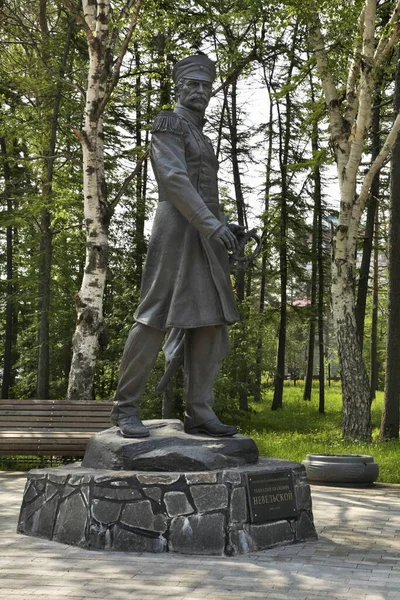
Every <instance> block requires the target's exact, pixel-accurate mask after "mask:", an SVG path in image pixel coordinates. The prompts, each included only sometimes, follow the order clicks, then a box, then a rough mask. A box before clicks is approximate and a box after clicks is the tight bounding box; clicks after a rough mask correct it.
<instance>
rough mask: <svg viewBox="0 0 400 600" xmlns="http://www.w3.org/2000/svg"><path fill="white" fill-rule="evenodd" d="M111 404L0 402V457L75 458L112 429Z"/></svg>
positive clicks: (40, 401)
mask: <svg viewBox="0 0 400 600" xmlns="http://www.w3.org/2000/svg"><path fill="white" fill-rule="evenodd" d="M111 407H112V402H103V401H97V402H69V401H66V400H0V455H32V456H33V455H36V456H74V457H80V456H83V455H84V453H85V448H86V444H87V441H88V439H89V438H90V437H92V435H93V434H94V433H96V432H97V431H102V430H103V429H108V428H109V427H112V425H111V422H110V412H111Z"/></svg>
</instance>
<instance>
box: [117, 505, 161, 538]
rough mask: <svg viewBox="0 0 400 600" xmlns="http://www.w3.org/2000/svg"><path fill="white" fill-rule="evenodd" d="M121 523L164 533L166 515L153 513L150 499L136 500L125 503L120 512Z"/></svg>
mask: <svg viewBox="0 0 400 600" xmlns="http://www.w3.org/2000/svg"><path fill="white" fill-rule="evenodd" d="M121 523H122V524H123V525H127V526H128V527H137V528H139V529H147V530H149V531H158V532H160V533H164V532H165V531H166V529H167V519H166V517H165V516H164V515H155V514H154V513H153V510H152V507H151V502H150V500H138V501H137V502H134V503H129V504H126V505H125V507H124V509H123V511H122V514H121ZM131 549H132V548H131Z"/></svg>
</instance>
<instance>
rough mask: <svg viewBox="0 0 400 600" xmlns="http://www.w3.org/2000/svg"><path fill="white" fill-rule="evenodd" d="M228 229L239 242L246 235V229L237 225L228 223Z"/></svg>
mask: <svg viewBox="0 0 400 600" xmlns="http://www.w3.org/2000/svg"><path fill="white" fill-rule="evenodd" d="M228 227H229V229H230V230H231V231H232V233H233V234H234V235H235V236H236V237H237V238H238V240H239V241H240V239H241V238H242V237H243V236H244V235H245V233H246V227H244V226H243V225H238V224H237V223H228Z"/></svg>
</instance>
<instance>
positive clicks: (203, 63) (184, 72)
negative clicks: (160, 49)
mask: <svg viewBox="0 0 400 600" xmlns="http://www.w3.org/2000/svg"><path fill="white" fill-rule="evenodd" d="M215 76H216V69H215V63H214V62H213V61H212V60H210V59H209V58H208V56H206V55H205V54H195V55H193V56H187V57H186V58H183V59H182V60H180V61H179V62H177V63H176V64H175V65H174V68H173V69H172V79H173V80H174V83H175V84H177V83H178V81H179V80H180V79H182V78H183V77H184V78H185V79H198V80H200V81H209V82H210V83H212V82H213V81H214V79H215Z"/></svg>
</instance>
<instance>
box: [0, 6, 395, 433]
mask: <svg viewBox="0 0 400 600" xmlns="http://www.w3.org/2000/svg"><path fill="white" fill-rule="evenodd" d="M399 6H400V3H399V2H396V1H390V0H381V1H378V2H377V1H376V0H374V1H373V0H351V1H350V2H348V3H346V4H345V5H343V3H342V2H340V1H336V0H329V1H320V2H314V1H313V0H305V1H303V2H301V3H300V2H296V1H295V0H293V1H283V2H273V1H272V2H269V3H267V4H266V3H264V2H261V1H260V0H232V1H229V0H228V1H219V0H210V1H203V0H200V1H191V0H165V1H160V2H154V1H151V0H143V1H141V0H136V1H134V0H115V1H113V2H111V1H110V0H104V1H103V2H98V1H97V0H83V1H82V2H81V3H77V2H75V1H71V0H34V1H29V2H28V1H25V0H14V1H13V0H3V1H1V2H0V27H1V33H0V45H1V62H0V149H1V155H0V162H1V168H0V192H1V197H2V205H1V219H2V229H1V238H0V244H1V249H2V255H1V258H0V260H1V263H0V266H1V279H0V293H1V300H0V302H1V304H0V310H1V313H0V331H1V335H2V338H3V339H4V357H3V361H2V362H3V364H2V372H1V375H2V398H32V397H35V398H41V399H46V398H55V399H56V398H65V397H68V398H73V399H89V398H95V399H107V398H111V397H112V396H113V393H114V391H115V387H116V383H117V378H118V368H119V360H120V357H121V354H122V349H123V345H124V342H125V340H126V337H127V334H128V331H129V329H130V327H131V325H132V320H133V312H134V309H135V307H136V305H137V303H138V299H139V290H140V280H141V274H142V269H143V264H144V260H145V256H146V248H147V241H148V235H149V223H150V222H151V216H152V213H153V210H154V207H155V204H156V201H157V191H156V188H155V184H154V179H153V177H152V174H151V168H150V165H149V161H148V147H149V142H150V137H151V134H150V130H151V124H152V121H153V120H154V117H155V115H156V114H157V113H158V112H159V110H160V109H165V108H170V107H172V106H173V104H174V90H173V88H172V84H171V69H172V65H173V63H174V62H176V61H177V60H179V59H181V58H183V57H184V56H186V55H188V54H192V53H194V52H205V53H207V54H209V55H210V56H211V57H212V58H213V59H215V60H216V62H217V71H218V75H217V80H216V82H215V85H214V99H213V102H212V105H211V107H210V110H209V113H208V115H207V116H208V122H207V125H206V133H207V134H208V135H209V137H210V138H211V139H212V142H213V145H214V147H215V149H216V152H217V156H218V159H219V161H220V195H221V201H222V204H223V206H224V210H225V212H226V213H227V214H228V215H229V218H230V220H231V221H235V222H238V223H240V224H242V225H245V226H248V225H249V226H250V227H251V226H254V225H256V226H257V227H258V229H259V232H260V235H261V241H262V251H261V254H260V256H259V257H258V259H257V260H255V261H254V262H253V263H252V264H251V266H250V267H249V268H248V269H247V270H246V271H243V270H238V271H235V272H233V274H232V276H233V282H234V287H235V292H236V296H237V302H238V306H239V309H240V313H241V317H242V318H241V321H240V323H238V324H236V325H234V326H232V327H231V329H230V332H231V343H232V352H231V354H230V356H229V357H228V359H227V360H226V361H225V362H224V364H223V368H222V371H221V374H220V376H219V378H218V381H217V388H216V397H217V409H218V411H219V412H220V414H222V415H223V416H227V417H228V418H229V419H230V421H231V422H232V421H236V422H240V421H241V420H242V421H243V422H248V415H249V413H250V414H252V411H256V412H257V411H258V409H257V406H259V405H260V403H266V402H268V403H270V406H271V408H273V409H278V408H282V407H283V408H284V402H283V399H284V382H285V381H287V380H288V378H290V380H291V381H294V383H296V381H297V380H303V379H304V392H303V391H302V396H303V398H304V400H306V401H307V400H310V399H311V395H312V394H314V396H315V395H316V396H317V397H318V405H317V408H316V409H317V410H318V411H319V412H320V413H321V414H323V413H324V412H325V410H326V408H325V385H326V380H327V379H329V383H330V379H331V378H334V379H340V380H341V384H342V403H343V415H342V416H343V419H342V435H343V437H345V438H350V439H353V440H354V439H356V440H366V441H368V440H370V439H371V432H372V429H371V419H370V416H371V402H372V400H373V398H374V397H375V392H376V391H377V390H385V400H384V410H383V419H382V424H381V429H380V439H381V440H386V439H387V438H397V437H398V432H399V423H398V414H399V390H400V381H399V380H398V377H399V373H400V369H398V367H397V365H398V364H399V359H400V350H399V345H400V331H399V323H398V322H397V321H398V320H399V319H398V318H396V317H397V315H396V310H395V308H393V307H394V306H395V305H394V302H395V300H396V298H398V297H399V295H398V292H397V290H398V287H399V279H400V276H399V274H398V273H397V270H398V267H397V264H396V262H400V261H396V260H393V256H398V252H399V248H398V243H399V242H398V238H399V235H398V233H397V229H398V228H399V224H398V222H399V220H400V219H399V216H398V214H397V212H398V210H399V209H398V207H397V205H399V204H400V202H399V200H400V199H399V198H397V195H398V194H399V193H400V185H399V183H397V177H399V171H400V167H399V158H398V154H399V149H398V146H397V145H395V143H396V139H397V132H398V130H399V127H400V122H399V119H398V117H397V115H398V112H399V99H398V96H399V88H400V85H399V84H398V80H399V79H400V76H399V72H398V71H399V69H398V68H397V65H398V41H399V36H400V25H399V12H400V11H399ZM252 90H254V95H255V94H256V96H257V99H258V100H257V102H258V106H260V104H261V103H262V104H263V109H262V111H261V112H262V115H265V118H263V116H262V115H260V114H257V115H256V116H255V115H254V110H255V109H254V105H251V103H249V98H251V97H252V96H253V92H252ZM393 148H394V149H393ZM390 161H391V162H390ZM396 161H397V162H396ZM332 182H333V183H334V185H333V186H332ZM332 190H334V192H332ZM332 193H334V194H336V196H335V197H333V196H332ZM396 198H397V200H398V201H397V202H396ZM396 244H397V245H396ZM396 267H397V270H396ZM393 298H394V301H393ZM397 312H398V311H397ZM163 371H164V359H163V356H162V355H161V354H160V357H159V360H158V362H157V365H156V368H155V370H154V373H153V374H152V377H151V381H150V382H149V385H148V389H147V392H146V397H145V400H144V407H143V415H144V416H145V417H159V416H160V415H161V414H163V415H164V416H181V415H182V410H183V398H182V374H181V373H179V372H178V373H177V375H176V376H175V377H174V380H173V382H172V384H171V385H170V387H169V389H168V390H167V393H166V394H164V397H163V398H161V397H159V396H157V394H156V393H155V392H154V385H155V383H156V382H157V381H158V380H159V379H160V378H161V376H162V374H163ZM313 378H314V379H318V380H319V385H318V386H317V387H315V386H314V387H312V380H313ZM269 390H272V394H271V393H269ZM302 390H303V388H302ZM313 406H314V405H313ZM313 410H314V408H313Z"/></svg>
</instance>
